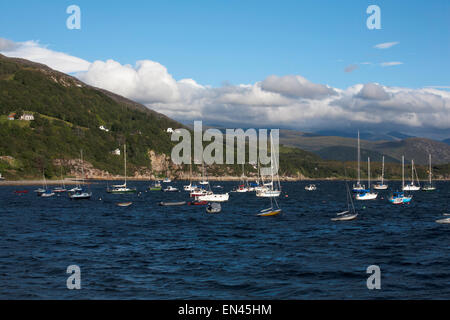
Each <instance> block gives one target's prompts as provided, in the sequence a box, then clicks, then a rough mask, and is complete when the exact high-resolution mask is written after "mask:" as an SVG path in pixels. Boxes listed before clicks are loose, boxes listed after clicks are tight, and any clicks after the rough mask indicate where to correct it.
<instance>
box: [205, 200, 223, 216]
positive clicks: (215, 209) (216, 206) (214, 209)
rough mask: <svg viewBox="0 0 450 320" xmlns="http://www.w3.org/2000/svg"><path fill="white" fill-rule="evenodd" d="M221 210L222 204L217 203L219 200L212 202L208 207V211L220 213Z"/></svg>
mask: <svg viewBox="0 0 450 320" xmlns="http://www.w3.org/2000/svg"><path fill="white" fill-rule="evenodd" d="M221 211H222V206H221V205H220V203H217V202H213V203H210V204H208V206H207V207H206V212H207V213H220V212H221Z"/></svg>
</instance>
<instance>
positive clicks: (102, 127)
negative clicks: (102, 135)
mask: <svg viewBox="0 0 450 320" xmlns="http://www.w3.org/2000/svg"><path fill="white" fill-rule="evenodd" d="M99 129H100V130H102V131H105V132H109V129H107V128H105V126H100V127H99Z"/></svg>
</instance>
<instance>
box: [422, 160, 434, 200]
mask: <svg viewBox="0 0 450 320" xmlns="http://www.w3.org/2000/svg"><path fill="white" fill-rule="evenodd" d="M428 157H429V162H430V168H429V169H428V185H426V186H424V187H423V188H422V190H423V191H434V190H436V187H435V186H433V184H432V181H431V177H432V173H431V154H429V155H428Z"/></svg>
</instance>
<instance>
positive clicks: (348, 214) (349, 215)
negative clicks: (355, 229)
mask: <svg viewBox="0 0 450 320" xmlns="http://www.w3.org/2000/svg"><path fill="white" fill-rule="evenodd" d="M345 187H346V192H347V210H346V211H343V212H340V213H338V214H337V217H336V218H332V219H331V221H351V220H355V219H356V217H357V216H358V213H356V210H355V205H354V204H353V199H352V195H351V193H350V188H349V186H348V183H347V181H345ZM350 206H351V207H350Z"/></svg>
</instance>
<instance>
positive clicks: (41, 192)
mask: <svg viewBox="0 0 450 320" xmlns="http://www.w3.org/2000/svg"><path fill="white" fill-rule="evenodd" d="M45 191H46V190H45V189H44V188H39V189H36V190H34V192H36V193H37V195H38V197H40V196H41V195H42V194H43V193H44V192H45Z"/></svg>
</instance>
